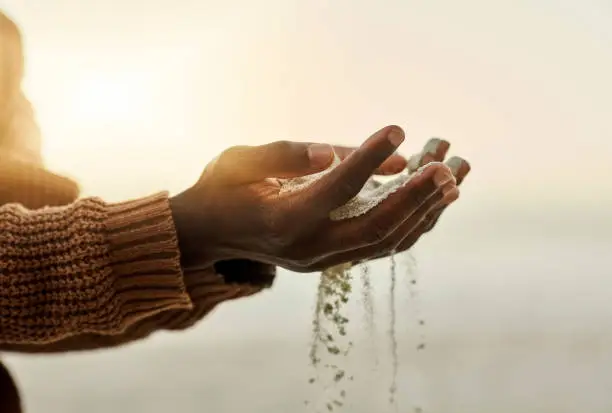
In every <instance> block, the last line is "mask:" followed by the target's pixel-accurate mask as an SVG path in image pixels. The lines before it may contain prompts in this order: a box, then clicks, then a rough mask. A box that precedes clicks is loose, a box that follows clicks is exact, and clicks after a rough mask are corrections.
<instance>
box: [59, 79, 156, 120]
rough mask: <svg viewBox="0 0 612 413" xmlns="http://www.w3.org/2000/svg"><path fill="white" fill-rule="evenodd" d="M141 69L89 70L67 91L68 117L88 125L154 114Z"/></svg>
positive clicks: (148, 88)
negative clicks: (98, 71) (132, 71)
mask: <svg viewBox="0 0 612 413" xmlns="http://www.w3.org/2000/svg"><path fill="white" fill-rule="evenodd" d="M148 83H149V82H147V78H146V76H143V75H142V74H141V73H129V72H120V73H103V72H100V73H93V74H88V75H87V76H82V77H81V78H80V79H78V80H77V81H76V82H75V84H74V86H73V87H72V88H71V89H72V90H69V91H68V96H66V97H67V108H66V109H67V111H68V112H69V113H70V114H71V116H70V118H71V119H75V120H78V122H79V123H84V124H87V125H89V126H93V125H99V124H108V123H115V122H122V123H123V122H130V123H133V122H135V121H136V122H138V121H142V120H144V119H145V118H147V117H152V116H154V109H155V108H154V107H153V104H152V102H153V101H154V97H153V93H152V88H151V87H149V85H148Z"/></svg>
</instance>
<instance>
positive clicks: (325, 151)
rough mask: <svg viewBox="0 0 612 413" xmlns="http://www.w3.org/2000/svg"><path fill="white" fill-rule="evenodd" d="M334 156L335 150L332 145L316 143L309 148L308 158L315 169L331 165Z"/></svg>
mask: <svg viewBox="0 0 612 413" xmlns="http://www.w3.org/2000/svg"><path fill="white" fill-rule="evenodd" d="M333 155H334V149H333V148H332V147H331V145H327V144H323V143H315V144H314V145H310V146H309V147H308V158H309V159H310V164H311V165H312V166H314V167H317V168H319V167H323V166H326V165H329V164H330V163H331V161H332V157H333Z"/></svg>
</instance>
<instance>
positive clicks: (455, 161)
mask: <svg viewBox="0 0 612 413" xmlns="http://www.w3.org/2000/svg"><path fill="white" fill-rule="evenodd" d="M463 162H465V161H464V160H463V158H460V157H458V156H453V157H452V158H450V159H449V160H448V161H446V166H448V168H449V169H450V170H451V172H452V173H453V175H455V176H456V175H457V174H458V173H459V169H460V168H461V165H463Z"/></svg>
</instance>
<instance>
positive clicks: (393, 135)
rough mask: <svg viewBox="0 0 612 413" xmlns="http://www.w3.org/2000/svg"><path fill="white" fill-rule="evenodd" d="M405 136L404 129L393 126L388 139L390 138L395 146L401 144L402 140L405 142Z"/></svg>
mask: <svg viewBox="0 0 612 413" xmlns="http://www.w3.org/2000/svg"><path fill="white" fill-rule="evenodd" d="M404 137H405V136H404V131H402V130H401V129H400V128H398V127H393V128H391V130H390V131H389V134H388V135H387V139H389V142H391V144H393V146H400V145H401V144H402V142H404Z"/></svg>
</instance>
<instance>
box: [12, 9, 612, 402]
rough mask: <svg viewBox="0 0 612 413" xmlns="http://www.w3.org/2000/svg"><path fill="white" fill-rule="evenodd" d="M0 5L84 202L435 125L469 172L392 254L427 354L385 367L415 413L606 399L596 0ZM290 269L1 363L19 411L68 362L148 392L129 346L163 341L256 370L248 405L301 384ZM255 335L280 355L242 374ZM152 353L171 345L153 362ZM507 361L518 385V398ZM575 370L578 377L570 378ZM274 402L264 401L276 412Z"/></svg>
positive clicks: (305, 298)
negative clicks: (192, 306)
mask: <svg viewBox="0 0 612 413" xmlns="http://www.w3.org/2000/svg"><path fill="white" fill-rule="evenodd" d="M0 8H2V9H3V10H5V11H6V12H7V13H9V14H10V15H11V16H13V17H14V18H15V20H16V21H17V23H18V24H19V25H20V26H21V28H22V29H23V31H24V37H25V46H26V53H27V56H26V57H27V78H26V80H25V87H26V90H27V91H28V95H29V96H30V98H31V99H32V101H33V103H34V104H35V106H36V108H37V113H38V117H39V120H40V123H41V126H42V129H43V133H44V149H45V157H46V160H47V163H48V165H49V166H50V167H51V168H52V169H54V170H56V171H58V172H62V173H65V174H68V175H70V176H72V177H74V178H76V179H78V180H79V182H80V183H81V184H82V187H83V189H84V194H88V195H98V196H102V197H104V198H105V199H108V200H111V201H112V200H121V199H125V198H129V197H135V196H140V195H146V194H149V193H151V192H154V191H157V190H164V189H168V190H170V191H171V192H172V193H176V192H178V191H181V190H182V189H184V188H186V187H187V186H188V185H190V184H191V183H193V182H194V181H195V180H196V179H197V177H198V175H199V174H200V172H201V171H202V169H203V168H204V166H205V165H206V163H207V162H208V161H209V160H210V159H212V158H213V157H215V156H216V155H217V154H218V153H219V152H221V151H222V150H224V149H225V148H227V147H229V146H232V145H237V144H261V143H266V142H270V141H273V140H277V139H295V140H312V141H321V142H329V143H340V144H350V145H359V144H360V143H361V142H362V141H363V140H364V139H365V138H366V137H367V136H368V135H369V134H370V133H372V132H374V131H375V130H377V129H379V128H380V127H382V126H385V125H387V124H398V125H400V126H402V127H404V129H405V130H406V134H407V140H406V143H405V144H404V148H403V151H404V152H405V153H406V154H410V153H413V152H416V151H418V150H419V149H420V147H421V146H422V145H423V144H424V143H425V141H426V140H427V139H428V138H429V137H432V136H436V137H443V138H445V139H447V140H449V141H451V143H452V145H453V146H452V152H453V154H457V155H461V156H463V157H465V158H466V159H468V160H469V161H470V162H471V164H472V166H473V172H472V174H471V175H470V177H469V179H468V180H467V181H466V182H465V184H464V185H463V187H462V195H461V198H460V201H459V202H458V203H457V204H456V205H454V206H453V208H452V209H451V210H449V211H448V213H447V214H445V217H444V218H443V220H442V222H441V224H440V227H439V229H438V230H436V231H435V232H434V233H433V234H431V235H430V236H428V238H427V239H426V240H424V242H423V243H422V244H421V245H420V246H419V248H418V250H417V251H416V252H415V254H416V255H417V260H418V262H419V268H420V270H419V271H420V273H422V274H424V281H423V282H424V285H423V287H422V288H423V289H424V291H425V292H426V295H425V296H426V298H424V299H423V300H424V303H423V304H422V305H423V306H424V311H425V310H426V311H428V317H429V318H428V320H431V324H432V327H431V329H432V330H431V333H430V334H431V340H432V343H433V345H432V346H433V347H434V349H433V350H432V351H431V353H427V354H429V355H428V356H426V357H429V358H428V359H427V361H425V360H420V361H418V363H422V364H421V365H420V366H421V367H423V366H425V367H427V369H425V370H423V371H425V372H423V371H422V370H419V369H416V370H410V369H412V368H413V367H414V366H411V365H409V363H407V364H406V366H405V369H407V370H406V371H408V370H410V371H411V372H412V373H406V374H407V377H409V378H407V379H406V380H408V381H409V383H410V385H411V386H413V388H415V389H420V391H421V392H420V393H419V392H417V391H416V390H415V392H416V393H418V394H420V396H419V397H421V398H422V401H423V403H425V404H427V405H429V406H431V409H430V410H429V411H431V412H434V411H440V412H443V413H455V412H466V413H467V412H469V413H472V412H477V411H492V410H494V411H498V412H502V413H503V410H502V408H501V407H500V406H504V407H505V408H507V409H508V412H512V411H519V410H523V411H538V412H547V411H551V412H564V411H568V412H574V411H578V410H579V409H580V410H584V406H585V403H586V405H588V406H589V407H590V408H589V409H587V410H588V411H591V412H607V411H610V408H612V400H611V399H610V397H609V396H606V395H607V394H608V393H609V392H608V389H607V388H606V387H605V386H604V384H605V382H606V377H607V374H608V373H607V372H609V370H610V368H612V359H610V358H609V357H608V356H607V352H606V351H605V348H606V346H607V348H609V344H610V341H612V339H611V337H610V335H609V334H608V335H606V334H604V332H605V331H607V329H609V328H610V325H609V322H608V320H609V319H610V316H611V315H612V314H610V310H609V309H608V303H609V302H610V298H611V297H610V294H609V293H608V291H610V283H609V281H607V278H608V276H609V269H608V267H609V266H608V265H607V264H606V260H605V259H602V257H606V254H607V253H609V252H608V251H609V247H610V245H612V235H611V234H612V219H611V218H610V217H609V211H610V210H611V209H612V191H610V190H609V188H612V185H611V183H610V179H611V176H612V166H611V163H610V162H611V161H612V156H611V155H612V122H610V115H609V113H610V111H611V109H612V81H611V80H610V73H612V53H611V50H612V5H610V3H609V2H608V1H605V0H598V1H595V0H589V1H586V0H585V1H581V2H576V1H569V0H556V1H553V0H539V1H537V2H536V1H526V0H522V1H509V0H500V1H495V2H491V1H485V0H466V1H462V2H457V1H452V0H432V1H416V0H376V1H374V0H350V1H349V0H333V1H331V0H309V1H306V0H265V1H261V2H251V1H246V0H238V1H226V2H221V1H207V0H200V1H196V0H182V1H175V2H170V1H167V0H148V1H144V0H142V1H141V0H124V1H122V2H118V1H114V0H111V1H106V2H95V3H93V2H84V1H77V0H47V1H42V0H41V1H37V2H34V1H25V0H0ZM292 276H295V275H291V274H287V273H283V276H282V277H281V278H280V281H279V283H278V285H276V286H275V290H273V291H272V292H270V293H267V294H266V295H264V296H261V297H256V298H254V299H253V300H251V301H249V300H247V302H245V303H241V304H236V305H232V306H230V305H228V306H226V308H224V309H223V310H220V312H219V314H218V315H216V316H214V317H212V319H211V320H209V321H207V322H206V323H204V325H202V326H200V327H198V328H197V329H195V332H192V333H189V334H187V335H186V337H187V338H184V339H181V338H169V337H167V336H162V337H161V338H158V339H156V340H154V341H153V344H150V343H148V344H143V345H142V346H141V347H138V346H137V347H136V348H134V349H126V350H122V351H118V352H116V353H112V354H108V353H107V354H105V355H103V356H97V357H99V358H96V356H87V357H85V358H78V357H75V358H70V357H68V358H67V359H53V360H52V361H47V362H42V361H40V360H35V361H32V360H30V359H20V358H18V359H15V360H14V361H13V363H14V364H13V365H15V366H16V367H18V368H19V370H20V376H21V377H23V382H24V386H25V387H26V388H27V389H28V390H29V391H30V392H31V394H34V396H32V399H31V400H32V401H31V403H32V404H33V405H35V406H42V405H43V404H44V403H47V402H49V403H55V404H56V406H58V407H57V409H58V411H68V407H67V406H68V405H67V403H68V402H67V401H66V400H65V398H62V397H59V396H54V395H51V394H50V393H48V392H45V390H44V389H45V384H44V380H45V379H44V378H45V377H49V376H51V375H52V374H53V373H52V372H57V371H62V368H63V367H62V366H65V365H66V364H61V363H69V365H70V366H71V368H72V369H74V370H73V371H75V372H77V373H76V376H75V377H78V379H77V378H73V381H70V383H71V384H70V386H72V385H73V386H77V385H78V383H81V382H82V386H88V387H87V389H88V391H90V390H91V387H92V386H95V385H97V383H99V382H98V381H97V380H102V379H99V378H97V379H96V378H93V377H91V374H90V373H88V372H89V371H91V370H90V369H91V368H96V369H103V368H104V366H107V365H109V364H112V363H119V364H121V363H125V364H121V365H125V366H126V369H127V370H129V373H126V374H127V375H128V376H129V377H128V378H126V379H124V380H119V381H116V382H113V380H111V379H104V383H108V385H109V386H110V387H109V389H113V391H114V392H116V393H113V394H119V393H120V390H118V387H121V386H123V387H124V388H127V389H130V388H131V389H133V390H134V389H136V388H137V389H139V390H140V391H142V392H146V391H150V389H153V388H155V389H156V388H157V387H156V386H157V384H150V383H149V382H148V381H147V380H148V379H149V377H148V374H149V373H150V374H154V372H155V370H154V367H151V366H150V360H151V359H154V360H156V363H161V365H160V367H159V370H157V372H158V373H159V372H161V371H166V370H163V369H164V368H166V367H167V366H166V364H164V363H171V362H172V361H174V362H179V361H180V360H183V358H181V356H180V355H176V352H177V349H178V351H184V354H186V355H189V357H191V358H192V359H189V358H186V359H185V360H188V361H185V363H186V365H187V364H189V363H190V361H189V360H192V364H193V367H184V368H183V369H184V370H185V374H186V376H185V377H199V376H198V370H197V369H198V367H197V366H198V362H200V363H205V361H204V360H203V358H205V355H202V354H200V353H198V350H197V349H198V348H205V349H208V350H207V351H212V352H215V354H223V356H219V357H218V358H217V359H216V360H215V361H216V362H217V363H220V364H219V366H217V365H216V364H215V366H217V367H215V368H214V369H215V370H214V371H215V372H217V373H219V374H221V375H222V374H227V375H230V376H231V375H232V374H236V375H239V376H240V377H241V379H240V380H243V381H241V383H250V384H251V385H252V384H253V383H254V382H256V383H257V384H256V386H255V388H256V389H258V390H257V391H259V392H261V394H262V401H261V406H260V407H261V409H262V410H263V409H264V407H265V408H266V409H271V408H273V407H274V406H276V405H275V404H274V403H275V400H276V399H275V398H274V394H275V393H274V391H275V390H274V388H275V386H276V388H283V387H282V386H292V385H295V386H297V387H299V386H298V385H297V384H295V383H298V382H299V380H302V373H303V372H302V370H300V367H296V371H295V372H293V373H292V374H293V375H292V376H291V378H290V379H288V378H287V377H286V376H282V378H279V377H280V376H276V375H275V374H278V375H282V373H283V372H285V370H286V366H287V363H291V362H294V361H295V360H294V359H295V357H297V356H296V354H301V353H300V352H304V349H302V348H301V347H300V344H299V343H301V341H300V340H306V336H305V335H304V334H306V335H307V331H306V332H304V331H302V330H300V329H299V326H302V325H307V324H308V322H309V321H308V319H309V317H310V314H311V313H310V311H311V310H310V304H311V303H310V300H311V298H312V297H313V294H314V288H315V285H316V281H315V280H313V279H304V278H295V277H293V278H292ZM385 282H386V279H385V280H384V281H379V283H380V288H387V287H386V284H385ZM381 291H382V290H381ZM381 299H382V298H381ZM383 305H384V302H383ZM406 305H408V304H406ZM290 307H292V311H287V309H288V308H290ZM402 308H403V307H402ZM403 309H404V310H405V311H407V312H410V311H412V310H410V308H403ZM491 309H494V310H491ZM258 317H262V319H263V320H264V322H263V323H261V322H259V323H258V322H257V320H258ZM405 322H406V323H408V321H405ZM406 328H407V327H406ZM509 331H510V332H512V333H513V334H516V336H511V337H509V336H508V334H510V333H508V332H509ZM381 334H382V333H381ZM411 334H412V333H410V332H409V331H408V330H407V332H406V333H405V335H404V336H402V340H407V341H410V340H412V339H413V338H414V337H413V336H412V335H411ZM288 336H291V337H294V338H295V339H294V340H293V341H291V340H290V339H289V338H288ZM436 337H437V338H438V342H437V343H438V347H437V350H436V349H435V348H436ZM572 337H573V338H572ZM266 339H269V340H271V341H273V342H274V340H277V341H279V342H280V343H282V344H281V346H280V347H282V348H283V350H282V351H280V350H278V351H279V354H278V359H277V362H276V363H272V365H266V366H265V367H262V366H260V365H257V366H253V367H252V368H253V369H255V370H257V369H258V368H262V369H263V368H265V369H267V370H266V371H268V372H269V374H268V375H267V376H266V380H263V381H260V380H258V379H259V378H260V377H259V376H258V375H256V374H255V373H253V374H255V375H251V374H250V373H249V374H244V375H243V372H242V373H241V372H239V370H236V368H233V367H231V363H230V362H229V361H228V360H242V361H241V363H242V362H244V360H243V359H242V358H241V357H242V356H241V354H242V350H241V347H240V344H241V343H242V344H246V345H252V346H254V347H255V348H257V349H258V351H261V352H262V354H267V353H266V350H265V347H266V346H269V345H271V344H270V342H269V341H266ZM504 343H506V344H504ZM199 346H201V347H199ZM445 346H446V347H445ZM449 346H451V347H449ZM496 346H497V347H496ZM449 348H454V349H456V351H452V350H449ZM168 349H172V350H171V351H170V353H172V354H173V355H174V356H168V357H169V359H167V360H165V361H160V358H159V357H160V354H166V351H169V350H168ZM281 353H282V354H281ZM410 354H411V356H410V357H412V356H414V354H412V353H410ZM88 357H89V358H88ZM185 357H187V356H185ZM194 357H195V360H197V361H193V358H194ZM262 357H263V356H262ZM407 357H408V356H407ZM436 359H438V360H443V362H442V361H440V362H438V363H437V364H436V361H435V360H436ZM468 360H469V362H468ZM181 362H182V361H181ZM209 362H210V360H209ZM225 362H227V364H223V363H225ZM418 363H417V364H418ZM302 364H303V363H302ZM302 364H300V366H302ZM168 365H169V364H168ZM164 366H166V367H164ZM168 368H169V367H168ZM151 369H153V370H151ZM275 372H276V373H275ZM495 372H498V376H495ZM504 372H505V373H504ZM568 372H569V374H568ZM109 374H110V373H109ZM504 374H505V375H504ZM525 375H526V376H527V377H531V378H532V379H533V380H539V381H538V383H539V391H540V393H538V386H534V385H533V383H532V382H530V381H529V380H524V377H525ZM185 377H183V378H181V379H177V380H178V382H179V384H176V385H175V386H174V387H172V388H173V389H175V390H177V391H179V392H180V391H181V389H182V390H184V392H185V393H184V394H185V395H186V396H185V397H187V399H188V400H192V401H193V403H194V405H193V406H191V405H189V406H191V407H186V408H185V411H199V410H198V409H197V408H196V405H198V406H200V404H198V403H199V402H198V400H199V399H198V396H197V394H199V393H198V391H199V389H198V388H196V387H193V388H192V387H189V386H187V387H189V390H185V389H184V388H183V387H181V386H183V384H184V383H185V381H186V380H187V379H186V378H185ZM223 377H225V376H223ZM462 378H463V379H462ZM285 379H286V380H287V382H284V381H283V380H285ZM202 380H204V381H206V379H205V378H202ZM235 380H239V379H235ZM292 380H293V381H292ZM496 380H497V381H496ZM206 383H208V384H207V385H210V386H212V387H209V388H210V389H213V388H214V389H217V390H215V391H212V390H211V391H210V392H208V393H206V394H207V395H209V396H210V397H212V398H213V399H214V401H210V400H209V402H210V403H209V404H208V405H209V406H212V407H214V406H221V407H224V408H227V411H240V410H236V409H238V408H239V407H240V401H237V400H234V399H232V397H230V396H227V395H224V393H223V392H222V389H223V386H222V383H223V380H221V381H217V380H213V381H212V382H211V380H208V381H206ZM291 383H293V384H291ZM300 383H301V382H300ZM580 383H583V384H584V383H587V384H584V386H587V387H588V390H584V389H583V390H581V391H579V392H574V391H572V390H575V389H576V388H577V387H576V386H580ZM55 386H56V387H58V388H59V387H61V385H60V384H55ZM66 386H69V385H66ZM113 386H115V387H113ZM117 386H118V387H117ZM130 386H131V387H130ZM215 386H216V387H215ZM266 386H268V387H266ZM295 386H294V387H295ZM428 386H429V387H428ZM62 389H63V387H62ZM147 389H148V390H147ZM64 390H66V389H64ZM97 391H98V393H95V392H94V393H95V394H94V393H87V396H83V397H82V399H79V400H81V401H78V400H77V401H75V402H74V403H76V404H74V405H72V408H74V411H80V410H79V408H80V407H79V406H81V405H78V403H85V404H84V405H87V406H88V408H89V409H90V411H93V410H91V405H88V404H87V403H89V402H88V400H94V399H95V400H102V399H103V398H104V397H109V396H108V395H109V394H111V393H105V390H104V389H98V390H97ZM108 391H109V392H110V390H108ZM253 391H254V392H255V391H256V390H253ZM117 392H118V393H117ZM287 392H288V393H289V390H287ZM298 393H299V391H298ZM121 394H123V393H121ZM181 394H183V393H181ZM538 394H540V396H538ZM542 394H544V395H545V396H542ZM187 395H189V397H191V398H189V397H188V396H187ZM410 395H411V396H410V397H412V396H414V395H415V393H410ZM96 397H98V399H96ZM116 397H129V395H122V396H116ZM143 397H144V396H143ZM207 397H208V396H207ZM300 397H301V396H300ZM406 397H408V396H406ZM415 397H416V396H415ZM298 398H299V397H298ZM77 399H78V398H77ZM187 399H186V400H187ZM139 400H140V401H138V402H137V404H136V406H144V404H143V403H145V399H139ZM287 400H291V398H287ZM287 400H285V402H287V403H288V404H285V405H282V404H281V405H282V406H285V407H287V406H293V405H291V402H290V401H287ZM276 401H277V402H278V403H281V402H280V401H278V400H276ZM364 402H371V400H369V399H367V400H366V399H364ZM146 403H148V402H146ZM160 403H161V402H160ZM215 403H217V404H215ZM266 403H267V404H266ZM372 403H373V402H372ZM589 403H590V404H589ZM162 404H163V403H162ZM162 404H160V405H159V406H154V405H151V406H148V405H147V406H148V410H147V411H150V412H153V411H156V410H154V409H155V408H159V409H162V407H160V406H161V405H162ZM84 405H83V406H84ZM279 406H280V405H279ZM372 406H374V407H373V408H374V409H379V410H377V411H383V410H382V408H380V406H379V405H376V404H372ZM276 407H277V408H278V409H280V410H278V411H287V410H283V407H278V406H276ZM100 408H101V409H102V407H100ZM288 408H289V407H287V409H288ZM62 409H63V410H62ZM190 409H192V410H190ZM436 409H437V410H436ZM479 409H481V410H479ZM547 409H548V410H547ZM563 409H565V410H563ZM213 410H215V409H213ZM100 411H104V410H100ZM160 411H162V410H160ZM254 411H260V410H258V409H255V410H254ZM354 411H355V412H357V411H358V410H354ZM426 411H427V410H426Z"/></svg>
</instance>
